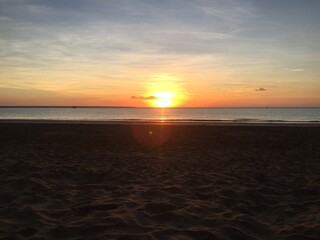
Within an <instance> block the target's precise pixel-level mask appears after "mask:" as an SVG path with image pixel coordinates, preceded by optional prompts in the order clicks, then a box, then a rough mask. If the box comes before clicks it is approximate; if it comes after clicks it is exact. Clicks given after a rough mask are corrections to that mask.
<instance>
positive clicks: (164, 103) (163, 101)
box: [153, 92, 175, 108]
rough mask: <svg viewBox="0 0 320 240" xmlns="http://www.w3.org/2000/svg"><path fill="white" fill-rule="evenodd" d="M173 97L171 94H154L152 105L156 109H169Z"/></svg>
mask: <svg viewBox="0 0 320 240" xmlns="http://www.w3.org/2000/svg"><path fill="white" fill-rule="evenodd" d="M174 95H175V94H174V93H173V92H156V93H154V94H153V96H154V97H155V99H154V100H153V103H154V104H155V106H157V107H162V108H165V107H170V106H172V104H173V100H174Z"/></svg>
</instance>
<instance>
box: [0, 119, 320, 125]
mask: <svg viewBox="0 0 320 240" xmlns="http://www.w3.org/2000/svg"><path fill="white" fill-rule="evenodd" d="M3 123H5V124H8V123H18V124H19V123H23V124H26V123H29V124H81V125H186V126H188V125H202V126H261V127H268V126H273V127H320V122H315V121H314V122H304V121H268V122H265V121H261V122H250V121H248V122H247V121H236V120H136V119H135V120H107V121H100V120H97V121H94V120H89V121H87V120H42V119H41V120H36V119H30V120H29V119H23V120H20V119H0V124H3Z"/></svg>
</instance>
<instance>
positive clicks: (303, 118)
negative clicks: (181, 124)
mask: <svg viewBox="0 0 320 240" xmlns="http://www.w3.org/2000/svg"><path fill="white" fill-rule="evenodd" d="M0 119H2V120H3V119H16V120H81V121H117V120H142V121H143V120H147V121H150V120H151V121H152V120H155V121H157V120H168V121H170V120H171V121H220V120H221V121H223V120H225V121H241V122H295V121H298V122H319V121H320V108H166V109H159V108H94V107H92V108H91V107H89V108H88V107H85V108H82V107H77V108H71V107H63V108H62V107H57V108H55V107H49V108H46V107H41V108H39V107H34V108H32V107H27V108H26V107H23V108H19V107H5V108H0Z"/></svg>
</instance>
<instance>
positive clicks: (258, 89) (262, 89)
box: [255, 87, 267, 92]
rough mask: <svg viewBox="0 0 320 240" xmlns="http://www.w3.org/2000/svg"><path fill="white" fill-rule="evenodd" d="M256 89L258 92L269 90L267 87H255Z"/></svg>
mask: <svg viewBox="0 0 320 240" xmlns="http://www.w3.org/2000/svg"><path fill="white" fill-rule="evenodd" d="M255 91H256V92H264V91H267V89H265V88H262V87H261V88H257V89H255Z"/></svg>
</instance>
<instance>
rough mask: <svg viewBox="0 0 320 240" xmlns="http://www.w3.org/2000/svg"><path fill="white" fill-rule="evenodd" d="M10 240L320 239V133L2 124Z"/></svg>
mask: <svg viewBox="0 0 320 240" xmlns="http://www.w3.org/2000/svg"><path fill="white" fill-rule="evenodd" d="M0 132H1V134H0V186H1V188H0V239H119V240H120V239H122V240H124V239H130V240H132V239H144V240H147V239H171V240H173V239H177V240H184V239H196V240H198V239H199V240H201V239H272V240H273V239H276V240H277V239H299V240H300V239H319V236H320V127H307V126H304V127H301V126H281V127H279V126H204V125H202V126H200V125H183V126H182V125H180V126H179V125H166V126H161V125H143V124H142V125H141V124H140V125H130V124H122V125H117V124H114V125H113V124H109V125H101V124H100V125H95V124H66V123H64V124H52V123H51V124H45V123H37V124H32V123H0Z"/></svg>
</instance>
